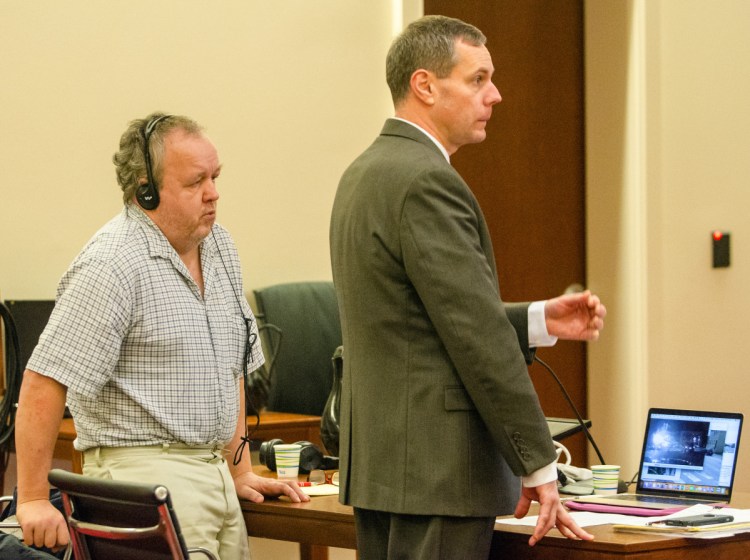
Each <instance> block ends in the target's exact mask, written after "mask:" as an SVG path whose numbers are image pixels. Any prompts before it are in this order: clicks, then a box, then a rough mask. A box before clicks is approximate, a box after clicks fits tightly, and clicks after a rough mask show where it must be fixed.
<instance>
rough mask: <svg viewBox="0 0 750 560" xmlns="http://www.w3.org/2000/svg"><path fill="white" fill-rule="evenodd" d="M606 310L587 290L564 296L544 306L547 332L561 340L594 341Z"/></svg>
mask: <svg viewBox="0 0 750 560" xmlns="http://www.w3.org/2000/svg"><path fill="white" fill-rule="evenodd" d="M606 314H607V308H606V307H604V305H603V304H602V302H601V301H599V297H598V296H595V295H594V294H592V293H591V292H590V291H589V290H586V291H585V292H580V293H576V294H565V295H562V296H559V297H556V298H553V299H550V300H547V302H546V303H545V305H544V318H545V320H546V324H547V332H548V333H549V334H551V335H553V336H556V337H558V338H561V339H563V340H596V339H597V338H599V331H601V330H602V329H603V328H604V316H605V315H606Z"/></svg>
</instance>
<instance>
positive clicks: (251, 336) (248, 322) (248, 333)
mask: <svg viewBox="0 0 750 560" xmlns="http://www.w3.org/2000/svg"><path fill="white" fill-rule="evenodd" d="M211 237H213V240H214V245H216V252H217V253H219V258H220V259H221V265H222V266H223V267H224V272H225V273H226V275H227V280H229V285H230V286H231V287H232V293H233V294H234V297H235V299H236V300H237V305H238V306H239V308H240V315H242V319H243V320H244V321H245V355H244V356H243V358H242V382H243V390H244V391H245V395H247V378H248V375H249V374H248V371H247V362H248V361H249V360H252V357H253V348H254V347H255V343H256V342H257V341H258V335H257V334H256V333H254V332H253V331H252V326H253V318H252V317H245V311H244V310H243V309H242V299H241V297H240V296H241V295H242V293H241V292H240V294H238V293H237V288H236V287H235V285H234V282H232V275H231V274H229V269H228V268H227V263H225V262H224V255H222V253H221V248H220V247H219V241H218V240H217V239H216V235H214V231H213V228H211ZM240 414H241V415H242V417H243V418H244V417H245V414H246V411H245V410H240ZM243 423H244V425H245V435H244V436H242V438H241V440H242V441H241V443H240V445H239V446H238V447H237V451H235V453H234V459H233V461H232V462H233V464H234V465H235V466H236V465H239V464H240V461H242V454H243V453H244V452H245V447H246V446H248V444H249V443H250V434H249V433H248V429H247V422H244V421H243ZM259 425H260V413H259V411H257V410H256V412H255V428H253V431H255V430H257V429H258V426H259Z"/></svg>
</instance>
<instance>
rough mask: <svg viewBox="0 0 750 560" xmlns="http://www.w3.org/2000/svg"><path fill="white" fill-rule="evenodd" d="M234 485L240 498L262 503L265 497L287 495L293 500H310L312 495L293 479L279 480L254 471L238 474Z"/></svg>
mask: <svg viewBox="0 0 750 560" xmlns="http://www.w3.org/2000/svg"><path fill="white" fill-rule="evenodd" d="M234 486H235V489H236V490H237V495H238V496H239V497H240V498H244V499H246V500H250V501H251V502H255V503H258V504H259V503H261V502H262V501H263V500H264V499H265V497H269V498H271V497H276V496H287V497H288V498H289V499H290V500H291V501H292V502H309V501H310V497H309V496H308V495H307V494H305V493H304V492H303V491H302V490H300V488H299V486H297V483H296V482H294V481H293V480H289V481H287V480H277V479H275V478H266V477H264V476H258V475H257V474H255V473H254V472H252V471H248V472H244V473H242V474H240V475H237V476H236V477H235V479H234Z"/></svg>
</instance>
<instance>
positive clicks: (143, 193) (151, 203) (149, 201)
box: [135, 115, 172, 210]
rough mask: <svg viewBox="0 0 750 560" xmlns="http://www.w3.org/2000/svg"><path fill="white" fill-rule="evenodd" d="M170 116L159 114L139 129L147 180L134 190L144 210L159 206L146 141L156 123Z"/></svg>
mask: <svg viewBox="0 0 750 560" xmlns="http://www.w3.org/2000/svg"><path fill="white" fill-rule="evenodd" d="M171 116H172V115H161V116H159V117H154V118H153V119H151V120H150V121H148V123H146V125H145V126H144V127H143V128H142V129H141V134H142V135H143V157H144V158H145V160H146V178H147V182H146V183H145V184H143V185H139V186H138V189H136V191H135V199H136V200H137V201H138V204H140V205H141V208H143V209H144V210H153V209H155V208H156V207H157V206H159V189H158V188H157V186H156V181H154V172H153V170H152V169H151V151H150V150H149V148H148V143H149V140H150V138H151V134H152V133H153V132H154V129H155V128H156V125H158V124H159V123H160V122H162V121H163V120H166V119H168V118H169V117H171Z"/></svg>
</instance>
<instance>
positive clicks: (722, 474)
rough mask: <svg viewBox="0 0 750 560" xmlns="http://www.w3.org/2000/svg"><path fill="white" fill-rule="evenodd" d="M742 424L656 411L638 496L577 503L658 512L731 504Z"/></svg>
mask: <svg viewBox="0 0 750 560" xmlns="http://www.w3.org/2000/svg"><path fill="white" fill-rule="evenodd" d="M742 420H743V417H742V414H739V413H729V412H700V411H695V410H675V409H667V408H652V409H651V410H649V412H648V420H647V422H646V434H645V436H644V438H643V451H642V452H641V462H640V465H639V470H638V486H637V489H636V491H635V493H631V494H614V495H604V496H596V495H594V496H580V497H577V498H574V500H573V501H576V502H584V503H592V504H605V505H613V506H623V507H631V508H644V509H656V510H658V509H669V508H675V507H679V506H685V507H688V506H691V505H695V504H701V503H702V504H713V503H724V502H725V503H728V502H729V500H730V499H731V497H732V487H733V485H734V479H735V472H736V469H737V453H738V451H739V444H740V432H741V430H742ZM621 475H622V473H621Z"/></svg>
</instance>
